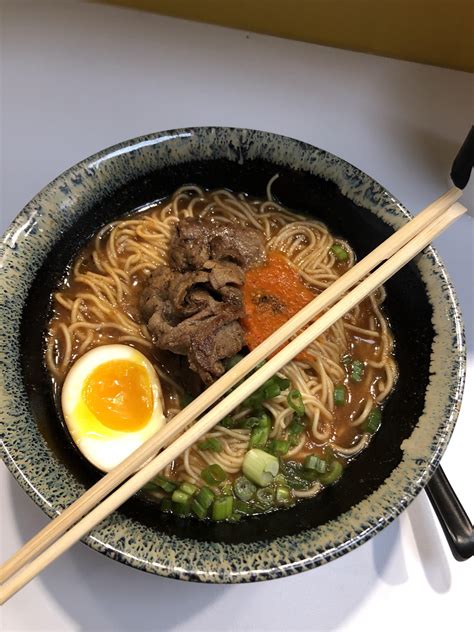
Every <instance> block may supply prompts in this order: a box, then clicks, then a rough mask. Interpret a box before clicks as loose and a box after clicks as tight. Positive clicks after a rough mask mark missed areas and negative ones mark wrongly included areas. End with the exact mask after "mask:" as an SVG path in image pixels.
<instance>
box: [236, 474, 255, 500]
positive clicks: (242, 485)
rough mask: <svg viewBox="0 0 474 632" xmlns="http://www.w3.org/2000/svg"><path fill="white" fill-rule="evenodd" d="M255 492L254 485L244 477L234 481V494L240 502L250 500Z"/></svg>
mask: <svg viewBox="0 0 474 632" xmlns="http://www.w3.org/2000/svg"><path fill="white" fill-rule="evenodd" d="M256 491H257V488H256V487H255V485H254V484H253V483H252V482H251V481H249V480H248V478H245V476H239V478H236V479H235V481H234V493H235V495H236V496H237V498H239V499H240V500H244V501H246V500H250V499H251V498H252V496H253V495H254V494H255V492H256Z"/></svg>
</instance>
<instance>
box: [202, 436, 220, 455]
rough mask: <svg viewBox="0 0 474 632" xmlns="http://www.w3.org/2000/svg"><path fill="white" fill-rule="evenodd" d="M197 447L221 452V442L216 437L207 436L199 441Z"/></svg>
mask: <svg viewBox="0 0 474 632" xmlns="http://www.w3.org/2000/svg"><path fill="white" fill-rule="evenodd" d="M197 447H198V448H199V449H200V450H210V451H211V452H221V451H222V444H221V442H220V441H219V439H217V438H216V437H208V438H207V439H204V440H203V441H199V442H198V444H197Z"/></svg>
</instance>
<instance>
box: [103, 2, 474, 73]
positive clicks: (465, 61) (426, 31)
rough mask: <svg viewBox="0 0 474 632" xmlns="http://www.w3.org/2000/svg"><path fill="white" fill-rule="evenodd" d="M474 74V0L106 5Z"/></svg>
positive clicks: (135, 3)
mask: <svg viewBox="0 0 474 632" xmlns="http://www.w3.org/2000/svg"><path fill="white" fill-rule="evenodd" d="M103 2H105V3H107V4H115V5H121V6H129V7H133V8H136V9H144V10H149V11H156V12H159V13H164V14H166V15H172V16H176V17H182V18H187V19H190V20H199V21H202V22H211V23H214V24H221V25H224V26H231V27H235V28H239V29H245V30H248V31H257V32H260V33H268V34H270V35H277V36H279V37H286V38H289V39H297V40H303V41H306V42H315V43H317V44H324V45H326V46H335V47H337V48H348V49H352V50H358V51H363V52H367V53H373V54H376V55H385V56H387V57H396V58H399V59H407V60H411V61H417V62H421V63H426V64H434V65H437V66H446V67H448V68H458V69H460V70H466V71H470V72H474V0H103Z"/></svg>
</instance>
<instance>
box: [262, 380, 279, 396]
mask: <svg viewBox="0 0 474 632" xmlns="http://www.w3.org/2000/svg"><path fill="white" fill-rule="evenodd" d="M280 393H281V388H280V387H279V386H278V384H277V383H276V382H274V381H272V380H270V381H268V383H267V384H266V386H265V388H264V390H263V397H264V399H273V398H274V397H278V395H279V394H280Z"/></svg>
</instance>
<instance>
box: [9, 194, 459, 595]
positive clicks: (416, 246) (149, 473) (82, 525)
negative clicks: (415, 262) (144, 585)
mask: <svg viewBox="0 0 474 632" xmlns="http://www.w3.org/2000/svg"><path fill="white" fill-rule="evenodd" d="M465 211H466V209H465V208H464V207H463V206H462V205H460V204H454V205H453V206H452V207H450V208H449V209H448V210H447V211H446V212H444V213H443V214H442V215H441V216H440V217H438V218H437V219H436V220H435V221H434V222H433V223H432V224H431V225H429V226H427V227H425V229H424V230H422V231H421V232H419V233H418V234H417V235H416V236H415V237H413V238H412V239H411V240H410V241H409V242H408V243H406V245H404V246H403V247H402V248H400V249H399V250H398V251H397V252H396V253H395V254H393V256H392V257H391V258H390V259H388V260H387V261H386V263H384V264H383V265H381V266H380V268H378V269H377V270H376V271H375V272H373V273H372V274H371V275H370V276H369V277H367V278H366V279H364V280H363V281H362V282H361V283H360V284H359V285H358V286H357V287H355V288H354V289H353V290H352V291H351V292H349V293H348V294H347V295H346V296H344V297H343V298H342V299H341V300H340V301H338V303H337V304H336V305H334V306H333V307H332V308H331V309H329V310H328V311H327V312H326V313H325V314H323V315H322V316H320V317H319V318H318V320H317V321H316V322H314V323H313V324H311V325H310V326H309V327H307V329H305V330H304V331H303V332H301V333H300V334H298V336H297V337H296V338H295V339H293V340H292V341H290V342H289V343H288V344H287V346H285V347H284V348H283V349H281V350H280V351H279V352H278V353H277V354H276V355H275V356H274V357H273V358H271V359H270V360H268V362H267V363H266V364H264V365H263V366H262V367H261V368H260V369H258V370H257V371H256V372H255V373H254V374H253V375H252V377H251V379H249V380H246V381H245V382H243V383H242V384H241V385H240V386H238V387H237V388H236V389H235V390H234V391H232V392H231V393H230V394H229V395H227V397H225V399H223V400H222V401H221V402H219V404H217V405H216V406H215V407H214V408H213V409H211V410H210V411H209V412H208V413H207V414H206V415H204V416H203V417H202V418H201V419H200V420H199V421H197V422H196V423H195V424H194V425H193V426H191V428H189V429H188V430H187V431H186V432H184V433H183V434H182V435H181V436H180V437H179V438H178V439H177V440H176V441H174V442H173V443H172V444H171V445H169V446H168V447H167V448H165V449H164V450H163V451H162V452H161V453H160V454H158V456H156V457H155V458H154V459H153V460H152V461H150V462H149V463H147V464H146V465H145V466H144V467H142V469H141V470H139V471H138V472H137V473H136V474H134V475H133V476H132V477H131V478H130V479H129V480H128V481H126V482H125V483H124V484H123V485H122V486H121V487H120V488H119V489H117V490H116V491H115V492H113V493H112V494H111V495H110V496H109V497H108V498H106V499H105V500H104V501H103V502H102V503H101V504H100V505H98V506H97V507H96V508H95V509H93V510H92V511H91V512H90V513H88V514H87V515H86V516H85V517H83V518H82V520H80V521H79V522H77V524H75V525H74V526H72V527H71V528H70V529H69V531H67V532H66V533H65V534H64V535H63V536H62V537H60V538H59V539H58V540H57V541H56V542H54V543H53V544H52V545H51V546H50V547H49V548H48V549H47V550H45V551H44V552H42V553H41V554H40V555H39V556H38V557H36V559H34V560H33V561H32V562H30V563H29V564H28V565H27V566H26V567H24V568H22V569H21V570H19V571H18V572H17V573H16V575H14V576H13V577H12V578H11V579H10V580H9V581H7V582H6V583H5V584H4V585H3V586H2V590H1V593H0V603H4V602H5V601H6V600H7V599H9V598H10V597H11V596H12V595H13V594H15V593H16V592H17V591H18V590H19V589H20V588H22V587H23V586H24V585H25V584H26V583H27V582H29V581H30V580H31V579H33V577H35V576H36V575H37V574H38V573H40V572H41V571H42V570H43V569H44V568H45V567H46V566H47V565H49V564H50V563H51V562H52V561H54V560H55V559H56V558H57V557H59V556H60V555H61V554H62V553H63V552H64V551H66V550H67V549H68V548H69V547H70V546H71V545H72V544H74V543H75V542H76V541H77V540H79V539H80V538H82V537H83V536H85V535H86V534H87V533H88V532H89V531H90V530H91V529H92V528H93V527H94V526H96V525H97V524H98V523H99V522H100V521H102V520H103V519H104V518H106V517H107V516H108V515H109V514H110V513H111V512H113V511H114V510H115V509H117V508H118V507H119V506H120V505H122V504H123V503H124V502H125V501H126V500H127V499H128V498H130V496H132V495H133V494H135V493H136V492H137V491H138V490H140V489H141V488H142V487H143V486H144V485H145V484H146V483H147V482H148V481H149V480H150V479H151V478H152V477H153V476H155V475H156V474H157V473H158V472H160V471H161V470H162V469H163V468H164V467H166V465H168V464H169V463H170V462H171V461H172V460H174V459H175V458H176V457H177V456H179V455H180V454H181V453H182V452H183V451H184V450H185V449H186V448H188V447H189V446H190V445H192V444H193V443H195V441H197V440H198V439H199V438H200V437H201V436H202V435H203V434H205V433H206V432H208V431H209V430H210V429H211V428H212V427H213V426H215V424H216V423H218V422H219V421H220V420H221V419H222V418H223V417H224V416H225V415H227V414H228V413H230V412H231V411H232V410H233V409H234V408H236V406H238V405H239V404H240V403H242V401H243V400H244V399H245V398H246V397H248V396H249V395H250V394H251V393H253V392H254V391H255V390H256V389H257V388H258V387H259V386H261V385H262V384H263V383H264V382H265V381H266V380H267V379H269V378H270V377H271V376H272V375H274V374H275V373H276V372H277V371H279V370H280V369H281V368H282V367H283V366H285V365H286V364H287V363H288V362H289V361H290V360H292V359H293V358H294V357H295V356H296V355H297V354H298V353H300V352H301V351H302V350H303V349H304V348H306V347H307V346H308V345H309V344H310V343H311V342H312V341H313V340H314V339H315V338H317V337H318V336H320V335H321V334H322V333H323V332H324V331H326V329H328V327H330V326H331V325H332V324H334V322H336V321H337V320H338V319H339V318H341V317H342V316H343V315H344V314H345V313H346V312H348V311H349V310H350V309H352V308H353V307H354V306H355V305H357V304H358V303H360V301H362V300H363V299H364V298H365V297H366V296H367V295H368V294H370V293H371V292H373V291H374V290H375V289H377V288H378V287H379V286H380V285H382V284H383V283H384V282H385V281H386V280H387V279H388V278H390V277H391V276H392V275H393V274H395V273H396V272H397V271H398V270H399V269H400V268H401V267H403V266H404V265H405V264H406V263H407V262H408V261H410V260H411V259H412V258H413V257H414V256H415V255H417V254H418V253H419V252H420V251H421V250H423V248H425V247H426V246H427V245H428V244H429V243H430V242H431V241H432V239H434V238H435V237H437V236H438V235H439V234H440V233H441V232H443V231H444V230H445V229H446V228H447V227H448V226H449V225H450V224H451V223H453V222H454V221H455V220H456V219H458V218H459V217H460V216H461V215H462V214H463V213H464V212H465ZM413 221H414V220H413ZM390 239H391V238H390ZM385 243H386V242H385ZM372 254H373V253H372ZM369 256H370V255H369ZM353 269H354V268H353ZM344 276H346V275H344ZM333 285H335V284H333ZM331 287H332V286H331ZM321 296H322V295H321ZM297 316H298V315H297ZM292 320H293V319H292ZM305 322H307V321H305ZM300 327H301V324H299V325H297V326H296V327H294V328H293V330H292V332H291V333H292V334H294V333H295V332H297V331H298V329H299V328H300ZM281 329H283V327H282V328H281ZM281 329H280V330H279V331H281ZM286 339H287V337H285V338H283V337H281V336H280V337H278V341H277V343H276V345H275V347H278V346H280V345H281V344H282V343H283V342H285V341H286ZM263 345H265V343H263V344H262V345H260V346H263ZM272 349H273V347H272ZM268 353H270V351H269V352H268ZM242 362H243V360H242ZM240 364H241V363H239V364H238V365H236V367H238V366H239V365H240ZM236 367H235V368H236ZM221 379H222V378H221ZM219 381H220V380H219ZM185 410H186V409H185ZM119 467H120V466H119Z"/></svg>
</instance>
